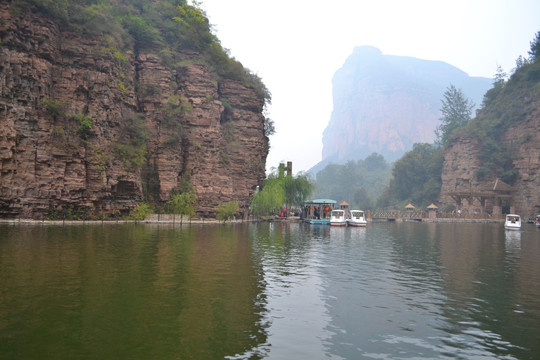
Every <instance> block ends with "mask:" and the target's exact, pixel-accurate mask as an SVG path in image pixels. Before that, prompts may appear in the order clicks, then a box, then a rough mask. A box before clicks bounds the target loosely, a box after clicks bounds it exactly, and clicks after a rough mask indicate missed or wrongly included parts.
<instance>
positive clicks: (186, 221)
mask: <svg viewBox="0 0 540 360" xmlns="http://www.w3.org/2000/svg"><path fill="white" fill-rule="evenodd" d="M264 221H267V222H268V221H270V222H300V221H302V220H301V219H300V218H299V217H293V216H291V217H287V218H281V217H278V216H275V217H262V218H250V219H232V220H227V221H225V222H223V221H222V220H217V219H209V218H189V217H180V216H177V217H173V216H170V215H167V216H164V215H161V216H160V217H158V216H157V215H155V216H151V217H150V218H148V219H145V220H140V221H135V220H125V219H118V220H35V219H0V224H9V225H17V224H21V225H114V224H171V225H190V224H205V225H220V224H224V223H226V224H241V223H245V222H264ZM367 221H368V222H398V223H399V222H424V223H501V224H502V223H504V219H465V218H435V219H427V218H426V219H392V220H382V219H375V220H373V219H367Z"/></svg>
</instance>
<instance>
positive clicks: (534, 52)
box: [529, 31, 540, 62]
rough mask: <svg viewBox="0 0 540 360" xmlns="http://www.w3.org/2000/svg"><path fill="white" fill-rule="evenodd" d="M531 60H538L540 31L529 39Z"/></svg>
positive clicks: (539, 58)
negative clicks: (531, 39)
mask: <svg viewBox="0 0 540 360" xmlns="http://www.w3.org/2000/svg"><path fill="white" fill-rule="evenodd" d="M529 56H530V59H531V62H536V61H538V60H540V31H539V32H537V33H536V36H535V37H534V39H533V41H531V50H530V51H529Z"/></svg>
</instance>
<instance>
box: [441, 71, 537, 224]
mask: <svg viewBox="0 0 540 360" xmlns="http://www.w3.org/2000/svg"><path fill="white" fill-rule="evenodd" d="M538 89H540V63H539V62H537V63H536V64H530V65H528V66H524V67H523V68H521V69H519V70H518V71H517V72H516V73H515V74H514V75H513V76H512V77H511V79H510V80H509V81H508V82H507V83H506V84H505V85H504V86H502V85H501V86H500V87H499V88H498V89H497V88H494V89H492V90H490V92H488V93H487V96H488V98H487V99H488V100H489V101H488V103H487V104H486V106H485V107H484V108H483V109H482V110H481V111H480V112H479V113H478V115H477V117H476V118H475V119H473V120H472V121H471V123H470V124H469V125H468V126H466V127H465V128H463V129H461V131H458V133H457V134H456V136H455V137H454V139H453V140H451V142H450V144H449V146H448V148H447V149H446V150H445V152H444V166H443V171H442V187H441V195H440V202H441V206H445V205H448V206H453V205H455V200H454V199H453V198H452V197H451V196H450V194H452V193H455V192H470V193H473V194H474V193H476V194H480V193H490V192H492V191H493V187H494V184H495V181H496V180H497V179H498V178H499V179H503V180H504V181H506V182H507V183H509V184H510V185H511V186H512V187H513V191H512V192H511V195H512V197H511V198H510V199H508V200H505V201H503V203H501V204H500V205H502V206H506V209H503V211H506V212H508V211H515V212H517V213H518V214H520V215H522V216H524V217H528V216H533V215H535V214H538V213H540V92H539V91H538ZM485 200H487V201H486V202H485V204H482V199H481V198H480V197H472V198H470V199H469V200H465V201H464V202H463V204H462V205H463V208H465V209H467V210H470V211H482V205H485V206H486V208H485V210H486V211H488V212H490V211H491V210H492V206H493V205H494V203H493V201H492V200H491V199H490V198H489V196H488V197H486V199H485Z"/></svg>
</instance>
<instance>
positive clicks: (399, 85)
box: [316, 46, 492, 168]
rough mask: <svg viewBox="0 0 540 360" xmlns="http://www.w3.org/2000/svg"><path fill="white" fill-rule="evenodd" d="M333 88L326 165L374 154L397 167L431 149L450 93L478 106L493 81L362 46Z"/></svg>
mask: <svg viewBox="0 0 540 360" xmlns="http://www.w3.org/2000/svg"><path fill="white" fill-rule="evenodd" d="M332 84H333V90H332V93H333V103H334V108H333V111H332V115H331V118H330V122H329V123H328V126H327V128H326V129H325V131H324V134H323V154H322V158H323V161H322V164H326V163H328V162H335V163H344V162H346V161H347V160H358V159H364V158H365V157H366V156H368V155H369V154H371V153H373V152H377V153H380V154H382V155H384V156H385V158H386V159H387V160H389V161H393V160H395V159H397V158H399V157H401V155H403V154H404V153H405V152H406V151H408V150H410V149H411V148H412V144H413V143H417V142H427V143H431V142H433V140H434V138H435V136H434V130H435V128H436V127H437V125H438V124H439V118H440V107H441V99H442V97H443V93H444V91H445V90H446V88H447V87H448V86H450V85H451V84H453V85H454V86H456V87H457V88H459V89H461V90H462V91H463V93H464V94H465V95H466V96H467V97H469V98H470V99H472V100H473V101H474V102H475V103H476V104H477V105H478V104H480V103H481V101H482V97H483V95H484V93H485V92H486V91H487V90H488V89H489V88H490V87H491V85H492V80H491V79H488V78H478V77H470V76H468V75H467V74H466V73H465V72H464V71H462V70H460V69H458V68H456V67H455V66H452V65H450V64H447V63H445V62H442V61H432V60H423V59H417V58H414V57H407V56H395V55H384V54H382V52H381V51H380V50H379V49H377V48H375V47H373V46H358V47H356V48H354V51H353V53H352V54H351V55H350V56H349V57H348V58H347V59H346V61H345V62H344V64H343V66H342V67H341V68H340V69H338V70H337V71H336V73H335V74H334V77H333V79H332ZM322 164H321V166H322ZM321 166H316V168H320V167H321Z"/></svg>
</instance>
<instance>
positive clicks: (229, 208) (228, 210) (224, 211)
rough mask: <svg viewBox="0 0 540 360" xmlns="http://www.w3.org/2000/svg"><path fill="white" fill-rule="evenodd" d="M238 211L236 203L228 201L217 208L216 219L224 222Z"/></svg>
mask: <svg viewBox="0 0 540 360" xmlns="http://www.w3.org/2000/svg"><path fill="white" fill-rule="evenodd" d="M237 211H238V202H236V201H234V200H233V201H228V202H226V203H224V204H220V205H219V206H218V208H217V216H216V217H217V219H218V220H223V222H225V221H226V220H227V219H229V218H231V217H232V216H233V215H234V214H235V213H236V212H237Z"/></svg>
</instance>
